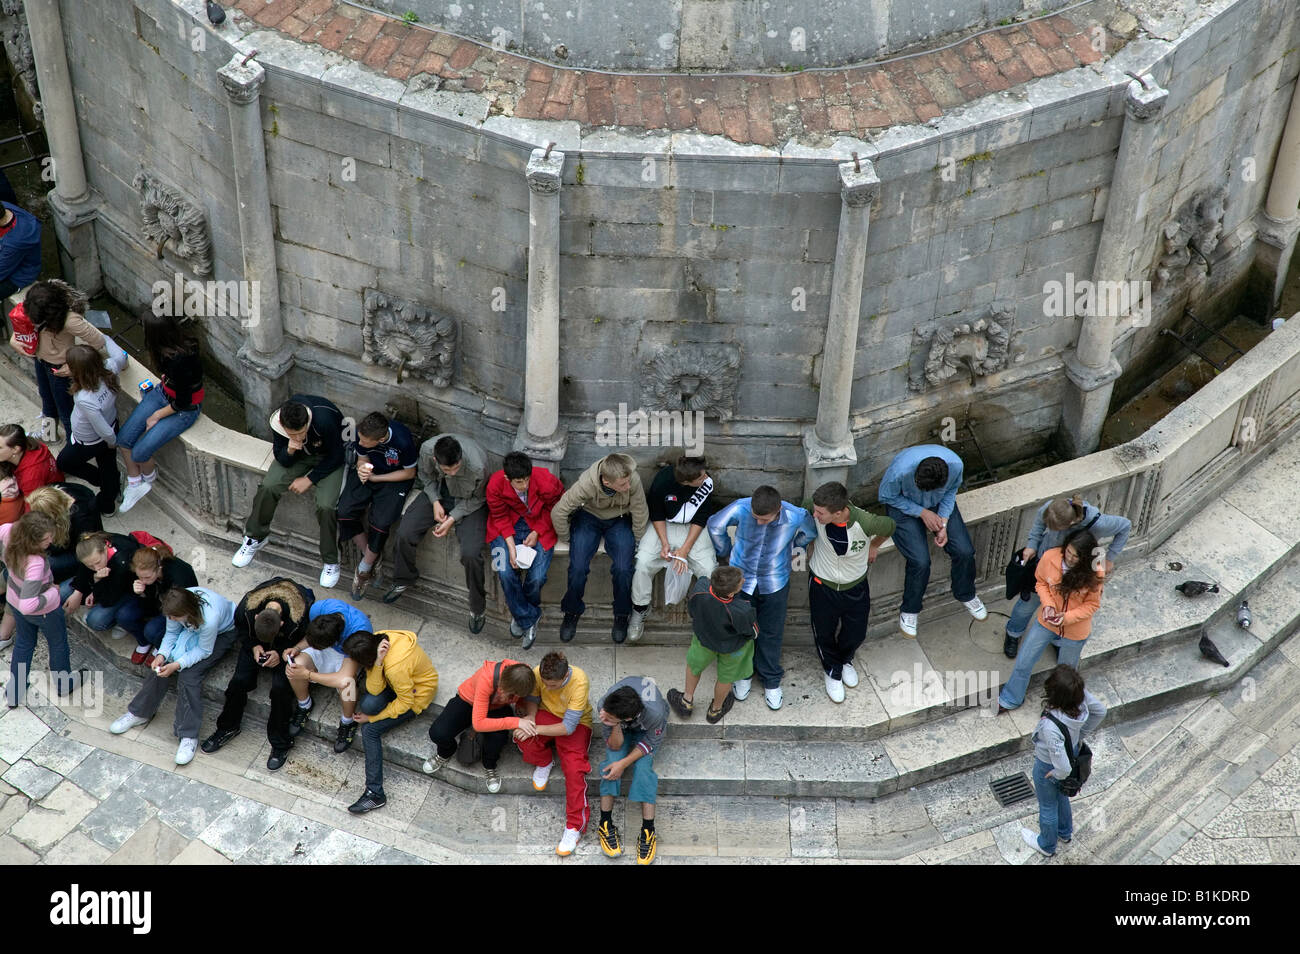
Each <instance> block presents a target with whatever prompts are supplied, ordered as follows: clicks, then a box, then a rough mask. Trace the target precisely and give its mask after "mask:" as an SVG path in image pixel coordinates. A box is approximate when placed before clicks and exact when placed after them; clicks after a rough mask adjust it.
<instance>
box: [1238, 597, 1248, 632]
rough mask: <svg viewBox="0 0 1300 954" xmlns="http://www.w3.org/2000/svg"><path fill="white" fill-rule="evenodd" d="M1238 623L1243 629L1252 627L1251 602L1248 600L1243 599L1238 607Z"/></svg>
mask: <svg viewBox="0 0 1300 954" xmlns="http://www.w3.org/2000/svg"><path fill="white" fill-rule="evenodd" d="M1237 625H1238V626H1240V627H1241V628H1242V629H1250V603H1249V602H1247V601H1246V600H1242V601H1241V606H1240V607H1238V608H1237Z"/></svg>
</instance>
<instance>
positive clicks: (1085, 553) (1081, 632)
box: [998, 530, 1106, 715]
mask: <svg viewBox="0 0 1300 954" xmlns="http://www.w3.org/2000/svg"><path fill="white" fill-rule="evenodd" d="M1105 566H1106V551H1105V550H1104V549H1103V548H1101V547H1098V546H1097V538H1096V537H1094V536H1093V535H1092V534H1091V533H1089V532H1088V531H1087V530H1077V531H1075V532H1074V533H1072V534H1070V536H1068V537H1066V538H1065V542H1064V543H1063V544H1062V545H1061V546H1060V547H1056V548H1053V549H1051V550H1048V551H1047V552H1046V553H1044V554H1043V555H1042V557H1041V558H1040V559H1039V561H1038V570H1037V573H1036V574H1035V575H1036V577H1037V581H1038V582H1037V589H1038V598H1039V599H1040V600H1041V601H1042V608H1041V609H1040V610H1039V611H1038V618H1037V619H1036V620H1034V624H1033V625H1032V626H1030V627H1029V630H1028V631H1027V632H1026V633H1025V638H1024V640H1023V641H1022V642H1021V644H1020V652H1019V653H1018V654H1017V655H1016V666H1015V669H1013V670H1012V672H1011V678H1010V679H1008V680H1007V684H1006V685H1005V686H1003V687H1002V692H1001V693H999V695H998V713H999V715H1000V714H1001V713H1003V712H1006V711H1009V710H1011V709H1014V708H1016V707H1017V706H1019V705H1020V704H1021V703H1022V702H1024V701H1025V692H1026V690H1027V689H1028V688H1029V677H1030V675H1031V674H1032V673H1033V670H1034V664H1035V663H1037V662H1038V657H1039V656H1041V655H1042V654H1043V650H1045V649H1046V648H1047V647H1048V645H1049V644H1050V645H1053V646H1055V647H1056V649H1057V653H1056V660H1057V663H1058V664H1060V663H1064V664H1066V665H1070V666H1074V667H1075V668H1078V665H1079V657H1080V656H1081V655H1082V654H1083V644H1084V643H1086V642H1087V641H1088V634H1089V633H1091V632H1092V616H1093V614H1094V613H1096V612H1097V610H1098V609H1099V608H1100V607H1101V590H1102V583H1103V577H1104V576H1105V572H1106V570H1105Z"/></svg>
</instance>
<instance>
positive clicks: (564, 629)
mask: <svg viewBox="0 0 1300 954" xmlns="http://www.w3.org/2000/svg"><path fill="white" fill-rule="evenodd" d="M577 635H578V617H576V616H574V615H573V614H572V613H565V614H564V621H563V622H562V623H560V642H562V643H571V642H573V637H574V636H577Z"/></svg>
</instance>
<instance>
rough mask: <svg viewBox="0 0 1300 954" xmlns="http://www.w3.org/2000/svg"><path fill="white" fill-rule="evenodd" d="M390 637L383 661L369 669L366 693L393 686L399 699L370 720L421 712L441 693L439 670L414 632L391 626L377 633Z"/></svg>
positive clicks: (386, 637)
mask: <svg viewBox="0 0 1300 954" xmlns="http://www.w3.org/2000/svg"><path fill="white" fill-rule="evenodd" d="M375 635H376V636H382V637H383V638H385V639H387V640H388V652H387V653H386V654H385V655H384V661H383V662H382V663H380V664H379V665H377V666H371V667H370V668H369V669H367V670H366V692H368V693H370V694H371V695H372V696H377V695H379V694H380V693H382V692H383V691H384V690H385V689H392V690H393V692H394V694H396V696H397V698H396V699H394V700H393V701H392V702H390V703H389V704H388V705H386V706H384V708H383V710H382V711H380V712H379V714H378V715H372V716H371V717H370V721H371V722H379V721H380V720H382V719H395V718H396V717H397V716H399V715H401V714H402V713H403V712H406V711H408V710H409V711H411V712H414V713H416V714H417V715H419V714H420V713H421V712H423V711H424V710H425V709H427V708H428V707H429V703H431V702H433V697H434V696H436V695H437V694H438V670H436V669H434V668H433V661H432V660H431V659H429V656H428V654H427V653H425V651H424V650H423V649H421V648H420V644H419V643H418V642H417V641H416V639H415V633H412V632H410V631H408V630H404V629H388V630H383V631H381V632H379V633H376V634H375Z"/></svg>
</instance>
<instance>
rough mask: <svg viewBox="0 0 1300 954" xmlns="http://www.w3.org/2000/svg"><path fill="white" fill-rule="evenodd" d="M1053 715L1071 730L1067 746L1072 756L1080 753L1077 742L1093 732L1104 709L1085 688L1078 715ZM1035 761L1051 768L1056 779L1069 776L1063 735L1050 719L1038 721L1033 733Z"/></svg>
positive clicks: (1068, 762)
mask: <svg viewBox="0 0 1300 954" xmlns="http://www.w3.org/2000/svg"><path fill="white" fill-rule="evenodd" d="M1051 713H1052V715H1054V716H1056V717H1057V718H1058V719H1060V720H1061V721H1062V722H1064V723H1065V727H1066V728H1067V729H1069V730H1070V743H1071V745H1073V746H1074V754H1075V756H1076V757H1077V756H1078V754H1079V743H1080V742H1082V741H1083V737H1084V736H1085V735H1087V734H1088V733H1089V732H1092V731H1094V730H1095V729H1096V728H1097V726H1098V725H1099V724H1100V723H1101V720H1102V719H1104V718H1106V706H1105V704H1103V703H1102V701H1101V700H1100V699H1098V698H1097V697H1096V696H1094V695H1093V694H1092V693H1091V692H1089V691H1088V690H1087V689H1085V690H1083V711H1082V712H1080V713H1079V714H1078V715H1077V716H1068V715H1066V714H1065V713H1064V712H1062V711H1061V710H1060V709H1052V710H1051ZM1034 758H1036V759H1038V760H1039V761H1040V762H1047V763H1048V764H1050V765H1051V766H1052V775H1053V777H1055V778H1065V777H1066V776H1067V775H1069V774H1070V757H1069V756H1068V755H1066V754H1065V736H1063V735H1061V730H1060V729H1058V728H1057V727H1056V723H1054V722H1052V720H1051V719H1048V718H1046V717H1043V718H1041V719H1039V720H1038V728H1036V729H1035V730H1034Z"/></svg>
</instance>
